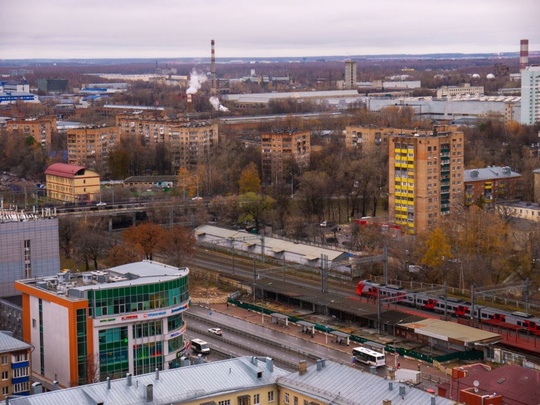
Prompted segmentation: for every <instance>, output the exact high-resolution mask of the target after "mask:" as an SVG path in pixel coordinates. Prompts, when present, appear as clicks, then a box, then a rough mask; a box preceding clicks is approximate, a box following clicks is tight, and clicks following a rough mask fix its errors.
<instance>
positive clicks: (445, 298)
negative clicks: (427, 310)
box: [444, 280, 448, 321]
mask: <svg viewBox="0 0 540 405" xmlns="http://www.w3.org/2000/svg"><path fill="white" fill-rule="evenodd" d="M447 306H448V282H447V281H446V280H445V281H444V320H445V321H447V320H448V318H447V310H446V307H447Z"/></svg>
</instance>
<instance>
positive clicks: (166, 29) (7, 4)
mask: <svg viewBox="0 0 540 405" xmlns="http://www.w3.org/2000/svg"><path fill="white" fill-rule="evenodd" d="M209 3H210V4H209ZM517 3H518V4H517V5H516V3H512V2H507V1H503V0H492V1H488V0H476V1H475V2H470V1H469V2H468V1H465V0H455V1H453V2H452V3H451V6H450V7H449V6H448V3H439V2H433V1H426V0H409V1H408V2H403V1H396V0H381V1H379V2H377V3H376V4H365V5H362V4H360V2H357V1H352V0H344V1H342V2H340V3H339V7H332V5H331V4H330V6H329V3H328V2H324V1H322V0H313V1H311V2H310V3H309V6H308V7H306V6H301V5H298V6H297V5H294V4H291V2H285V1H283V0H276V1H274V2H272V3H271V4H270V3H268V4H266V3H265V4H262V5H256V6H253V3H252V2H248V1H246V0H230V1H228V2H220V1H218V0H211V1H209V2H205V3H204V4H202V3H192V2H189V3H188V2H183V1H181V2H178V1H177V0H176V1H175V0H157V1H156V2H148V1H146V0H115V1H113V2H111V1H108V2H106V1H105V0H95V1H93V2H91V3H73V2H72V1H70V0H51V1H49V2H42V1H41V2H40V1H38V0H4V1H3V3H2V7H1V9H2V11H4V19H3V23H2V25H1V26H0V59H43V58H45V59H93V58H186V57H193V58H209V57H210V40H211V39H214V40H215V41H216V59H219V58H220V57H222V58H249V57H253V58H261V57H263V58H264V57H269V58H271V57H293V56H294V57H313V56H325V55H326V56H332V55H344V56H348V55H384V54H410V55H415V54H435V53H503V52H518V51H519V41H520V40H521V39H528V40H529V50H530V51H531V52H535V51H538V50H540V29H539V28H538V26H537V16H538V15H540V3H538V2H537V0H520V1H519V2H517ZM291 39H294V41H291Z"/></svg>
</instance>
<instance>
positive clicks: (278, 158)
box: [261, 129, 311, 186]
mask: <svg viewBox="0 0 540 405" xmlns="http://www.w3.org/2000/svg"><path fill="white" fill-rule="evenodd" d="M310 142H311V135H310V132H309V131H297V130H295V129H280V130H276V131H274V132H271V133H266V134H263V135H262V136H261V149H262V172H263V179H262V180H263V183H264V184H265V185H266V186H269V185H275V184H277V183H280V182H283V181H285V179H286V178H287V177H289V176H290V174H289V173H288V170H289V169H290V167H289V166H288V165H290V164H291V163H292V162H295V163H296V164H297V165H298V166H300V167H305V166H307V165H308V164H309V159H310V156H311V144H310Z"/></svg>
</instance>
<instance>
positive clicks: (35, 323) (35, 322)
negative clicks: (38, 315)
mask: <svg viewBox="0 0 540 405" xmlns="http://www.w3.org/2000/svg"><path fill="white" fill-rule="evenodd" d="M36 326H37V321H36V320H35V319H32V328H34V329H35V328H36Z"/></svg>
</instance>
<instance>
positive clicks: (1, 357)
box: [0, 332, 33, 402]
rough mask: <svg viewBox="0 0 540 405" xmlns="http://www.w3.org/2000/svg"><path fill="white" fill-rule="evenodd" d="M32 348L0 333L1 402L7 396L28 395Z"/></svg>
mask: <svg viewBox="0 0 540 405" xmlns="http://www.w3.org/2000/svg"><path fill="white" fill-rule="evenodd" d="M32 349H33V347H32V346H31V345H29V344H28V343H24V342H22V341H20V340H18V339H15V338H14V337H12V336H11V335H10V334H9V333H6V332H0V373H1V376H2V378H1V379H0V389H1V390H2V395H0V399H1V400H2V402H3V401H4V400H5V399H6V398H7V397H8V396H9V397H10V396H21V397H25V396H27V395H29V394H30V370H31V366H30V354H31V352H32Z"/></svg>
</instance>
